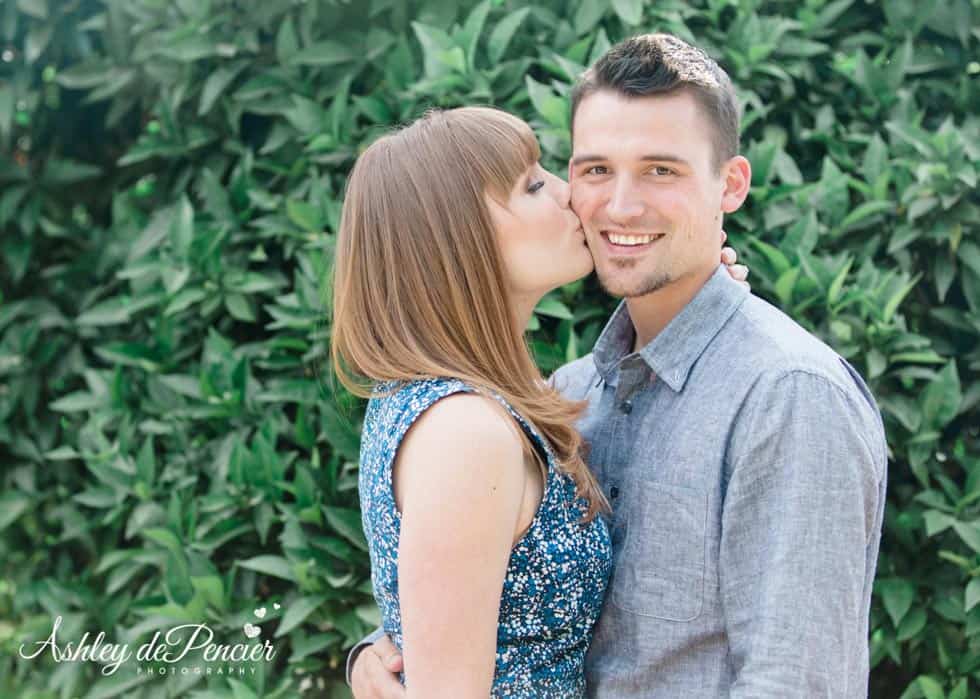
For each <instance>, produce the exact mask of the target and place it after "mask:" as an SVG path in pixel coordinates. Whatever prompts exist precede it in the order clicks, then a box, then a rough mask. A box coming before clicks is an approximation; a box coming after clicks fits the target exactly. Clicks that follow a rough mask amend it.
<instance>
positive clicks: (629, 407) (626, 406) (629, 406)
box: [619, 400, 633, 415]
mask: <svg viewBox="0 0 980 699" xmlns="http://www.w3.org/2000/svg"><path fill="white" fill-rule="evenodd" d="M619 409H620V410H622V411H623V412H624V413H625V414H627V415H629V414H630V413H631V412H633V403H631V402H630V401H628V400H624V401H623V402H622V403H620V404H619Z"/></svg>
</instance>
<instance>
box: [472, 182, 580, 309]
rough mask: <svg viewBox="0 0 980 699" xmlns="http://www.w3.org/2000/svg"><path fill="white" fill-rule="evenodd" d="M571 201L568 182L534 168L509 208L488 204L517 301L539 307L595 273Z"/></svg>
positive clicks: (518, 184) (515, 191) (513, 194)
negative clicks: (555, 293)
mask: <svg viewBox="0 0 980 699" xmlns="http://www.w3.org/2000/svg"><path fill="white" fill-rule="evenodd" d="M570 195H571V192H570V190H569V187H568V183H567V182H565V181H564V180H563V179H561V178H560V177H556V176H555V175H552V174H551V173H550V172H548V171H547V170H545V169H544V168H542V167H541V165H540V164H539V163H535V164H534V165H532V166H531V167H530V168H528V170H527V171H526V172H525V173H524V174H523V175H521V176H520V177H519V178H518V179H517V182H516V183H515V185H514V187H513V189H512V190H511V192H510V197H509V199H508V201H507V202H506V206H501V205H500V204H498V203H497V202H495V201H494V200H493V199H491V198H490V197H488V198H487V199H488V202H489V207H490V216H491V218H492V219H493V223H494V227H495V228H496V231H497V240H498V243H499V245H500V251H501V255H502V257H503V261H504V272H505V274H506V275H507V280H508V283H509V285H510V291H511V293H512V294H514V296H515V298H523V299H528V298H533V300H534V301H535V302H536V301H537V300H538V299H539V298H540V297H541V296H544V295H545V294H546V293H547V292H549V291H551V290H552V289H554V288H556V287H559V286H561V285H563V284H568V283H569V282H573V281H575V280H576V279H581V278H582V277H584V276H586V275H587V274H589V273H590V272H592V255H591V254H590V253H589V248H588V247H587V246H586V244H585V234H584V233H583V231H582V224H581V222H580V221H579V219H578V216H576V215H575V213H574V212H573V211H572V209H571V207H570V206H569V197H570ZM534 297H536V298H534Z"/></svg>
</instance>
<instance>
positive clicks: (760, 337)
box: [724, 296, 853, 388]
mask: <svg viewBox="0 0 980 699" xmlns="http://www.w3.org/2000/svg"><path fill="white" fill-rule="evenodd" d="M735 320H736V322H735V323H733V324H731V325H730V326H729V329H728V332H727V333H726V336H725V343H724V347H725V352H726V353H731V355H730V357H729V360H730V361H731V360H736V361H739V362H741V363H744V364H745V365H746V366H747V367H751V368H752V371H753V372H754V373H757V375H758V377H759V378H761V379H766V378H768V379H771V380H775V379H778V378H779V377H781V376H785V375H787V374H792V373H797V372H802V373H807V374H811V375H814V376H819V377H823V378H824V379H826V380H828V381H830V382H832V383H836V384H838V385H839V386H840V387H842V388H846V387H848V386H849V385H851V384H852V383H853V380H852V376H851V375H850V372H849V371H848V365H847V364H846V362H844V360H843V358H842V357H841V356H840V354H839V353H838V352H836V351H835V350H834V349H833V348H831V347H830V346H829V345H828V344H827V343H825V342H824V341H823V340H821V339H820V338H819V337H817V336H816V335H814V334H813V333H811V332H810V331H808V330H807V329H806V328H804V327H803V326H802V325H800V324H799V323H797V322H796V321H795V320H793V319H792V318H790V317H789V316H788V315H787V314H786V313H784V312H783V311H781V310H780V309H778V308H776V307H775V306H773V305H772V304H770V303H769V302H767V301H765V300H763V299H761V298H759V297H757V296H750V297H749V298H747V299H746V301H745V303H743V304H742V305H741V307H740V308H739V310H738V311H737V313H736V315H735ZM736 358H737V359H736Z"/></svg>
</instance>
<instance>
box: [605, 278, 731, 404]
mask: <svg viewBox="0 0 980 699" xmlns="http://www.w3.org/2000/svg"><path fill="white" fill-rule="evenodd" d="M748 295H749V291H748V289H746V288H745V287H744V286H742V285H741V284H739V283H738V282H736V281H735V280H734V279H732V278H731V275H729V274H728V270H727V268H726V267H725V266H724V265H719V266H718V269H716V270H715V272H714V274H712V275H711V277H710V278H709V279H708V281H707V282H706V283H705V285H704V286H702V287H701V289H700V290H699V291H698V293H697V294H696V295H695V296H694V298H693V299H691V300H690V302H688V304H687V305H686V306H684V308H683V309H681V312H680V313H678V314H677V315H676V316H674V318H673V320H671V321H670V323H668V324H667V327H665V328H664V329H663V330H661V331H660V333H659V334H658V335H657V336H656V337H655V338H653V340H651V341H650V342H649V343H648V344H647V345H645V346H644V347H642V348H641V349H640V351H639V352H638V353H637V354H638V355H639V357H640V358H642V359H643V361H645V362H646V363H647V365H648V366H649V367H650V369H651V370H652V371H653V373H654V374H655V375H656V376H658V377H659V378H661V379H663V381H664V383H666V384H667V385H668V386H670V388H671V390H673V391H674V392H675V393H678V392H680V391H681V390H683V388H684V384H685V383H686V382H687V377H688V375H689V374H690V373H691V369H692V367H693V366H694V364H695V362H697V360H698V359H699V358H700V357H701V355H702V354H703V353H704V350H705V349H706V348H707V347H708V343H710V342H711V340H712V338H714V336H715V335H717V334H718V331H719V330H721V328H722V327H723V326H724V325H725V323H726V322H727V321H728V319H729V318H731V316H732V314H733V313H734V312H735V311H736V310H737V309H738V307H739V306H740V305H741V304H742V302H743V301H744V300H745V298H746V297H747V296H748ZM635 337H636V330H635V329H634V327H633V321H632V319H631V318H630V315H629V309H627V307H626V302H625V301H623V302H622V303H620V304H619V307H618V308H616V311H615V312H614V313H613V314H612V317H611V318H610V319H609V322H608V323H606V327H605V328H604V329H603V331H602V334H601V335H600V336H599V339H598V340H597V341H596V344H595V348H594V349H593V353H592V359H593V361H594V362H595V365H596V369H597V370H598V371H599V375H600V376H602V378H603V380H604V381H606V382H609V379H610V378H611V377H612V374H613V373H614V370H615V369H616V368H617V367H618V365H619V363H620V362H621V361H622V360H623V359H625V358H626V357H628V356H629V355H631V354H633V342H634V338H635Z"/></svg>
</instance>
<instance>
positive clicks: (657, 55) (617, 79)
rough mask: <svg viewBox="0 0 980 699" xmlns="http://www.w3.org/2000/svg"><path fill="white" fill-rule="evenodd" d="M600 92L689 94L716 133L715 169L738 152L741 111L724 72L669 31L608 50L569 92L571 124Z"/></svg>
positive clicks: (639, 94)
mask: <svg viewBox="0 0 980 699" xmlns="http://www.w3.org/2000/svg"><path fill="white" fill-rule="evenodd" d="M600 90H610V91H612V92H616V93H619V94H620V95H623V96H625V97H649V96H651V95H671V94H676V93H680V92H689V93H690V94H691V95H693V97H694V98H695V99H696V100H697V102H698V104H699V105H700V107H701V111H702V113H703V114H704V116H705V117H707V120H708V123H709V124H710V126H711V129H712V131H713V132H714V134H713V137H712V146H713V148H712V161H713V163H712V164H713V166H714V168H715V169H716V170H717V169H718V168H720V167H721V165H722V163H724V162H725V161H726V160H728V159H729V158H732V157H734V156H736V155H738V150H739V115H738V100H737V98H736V97H735V88H734V87H732V81H731V79H730V78H729V77H728V74H727V73H726V72H725V71H724V70H723V69H722V68H721V66H719V65H718V64H717V63H716V62H715V61H714V60H713V59H712V58H711V57H710V56H708V54H706V53H705V52H704V51H702V50H701V49H699V48H696V47H694V46H691V45H690V44H688V43H686V42H684V41H682V40H681V39H678V38H677V37H676V36H673V35H671V34H643V35H640V36H634V37H630V38H629V39H625V40H624V41H621V42H619V43H618V44H616V45H615V46H613V47H612V48H611V49H609V50H608V51H606V53H605V54H603V55H602V57H601V58H600V59H599V60H598V61H596V63H595V65H593V66H592V67H591V68H589V69H588V70H587V71H585V73H583V74H582V77H581V78H580V79H579V81H578V82H577V83H576V84H575V87H574V89H573V90H572V127H573V128H574V126H575V112H576V110H577V109H578V106H579V104H580V103H581V101H582V100H583V99H584V98H585V97H588V96H589V95H591V94H593V93H595V92H599V91H600Z"/></svg>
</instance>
